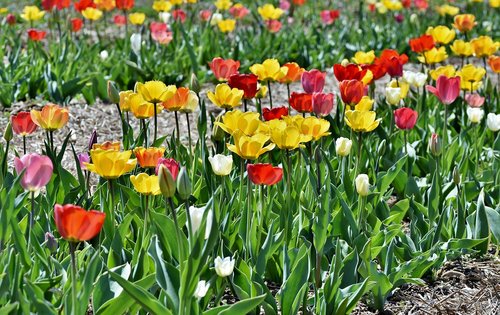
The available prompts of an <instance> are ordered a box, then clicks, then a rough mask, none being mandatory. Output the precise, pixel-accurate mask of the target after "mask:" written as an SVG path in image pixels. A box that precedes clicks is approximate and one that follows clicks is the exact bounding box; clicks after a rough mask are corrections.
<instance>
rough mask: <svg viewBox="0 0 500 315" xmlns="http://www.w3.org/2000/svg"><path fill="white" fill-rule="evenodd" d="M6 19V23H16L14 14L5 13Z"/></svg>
mask: <svg viewBox="0 0 500 315" xmlns="http://www.w3.org/2000/svg"><path fill="white" fill-rule="evenodd" d="M5 20H6V21H7V24H9V25H14V24H16V16H15V15H14V14H12V13H9V14H7V17H6V18H5Z"/></svg>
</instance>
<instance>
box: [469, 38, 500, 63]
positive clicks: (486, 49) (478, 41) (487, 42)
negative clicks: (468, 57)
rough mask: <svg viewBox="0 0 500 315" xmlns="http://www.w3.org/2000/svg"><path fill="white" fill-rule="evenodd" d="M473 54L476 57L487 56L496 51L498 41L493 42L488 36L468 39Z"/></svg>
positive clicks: (499, 43) (498, 45)
mask: <svg viewBox="0 0 500 315" xmlns="http://www.w3.org/2000/svg"><path fill="white" fill-rule="evenodd" d="M470 44H471V46H472V51H473V53H474V56H476V57H478V58H484V57H489V56H491V55H493V54H494V53H496V51H497V50H498V48H499V47H500V42H494V41H493V39H491V37H489V36H480V37H478V38H474V39H473V40H471V41H470Z"/></svg>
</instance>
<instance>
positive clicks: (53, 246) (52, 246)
mask: <svg viewBox="0 0 500 315" xmlns="http://www.w3.org/2000/svg"><path fill="white" fill-rule="evenodd" d="M45 245H46V246H47V248H48V250H49V251H50V252H51V253H52V254H54V253H55V252H56V251H57V240H56V238H55V237H54V235H53V234H52V233H50V232H45Z"/></svg>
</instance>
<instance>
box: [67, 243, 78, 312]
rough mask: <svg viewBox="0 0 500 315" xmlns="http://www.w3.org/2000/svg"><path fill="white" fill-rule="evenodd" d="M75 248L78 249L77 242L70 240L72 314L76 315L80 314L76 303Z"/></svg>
mask: <svg viewBox="0 0 500 315" xmlns="http://www.w3.org/2000/svg"><path fill="white" fill-rule="evenodd" d="M75 250H76V243H74V242H70V243H69V254H70V256H71V314H72V315H76V314H78V312H77V310H76V305H77V303H78V302H77V301H78V299H77V296H76V294H77V288H76V282H77V279H76V256H75Z"/></svg>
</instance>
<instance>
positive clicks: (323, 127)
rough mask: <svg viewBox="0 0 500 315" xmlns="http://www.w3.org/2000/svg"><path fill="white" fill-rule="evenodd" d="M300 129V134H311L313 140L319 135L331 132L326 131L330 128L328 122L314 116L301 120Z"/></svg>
mask: <svg viewBox="0 0 500 315" xmlns="http://www.w3.org/2000/svg"><path fill="white" fill-rule="evenodd" d="M300 129H301V132H302V134H304V135H307V136H311V137H312V138H313V139H314V140H315V141H318V140H319V139H321V137H324V136H328V135H330V134H331V133H330V132H328V130H329V129H330V122H329V121H328V120H325V119H322V118H317V117H314V116H310V117H307V118H305V119H304V120H302V123H301V124H300Z"/></svg>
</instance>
